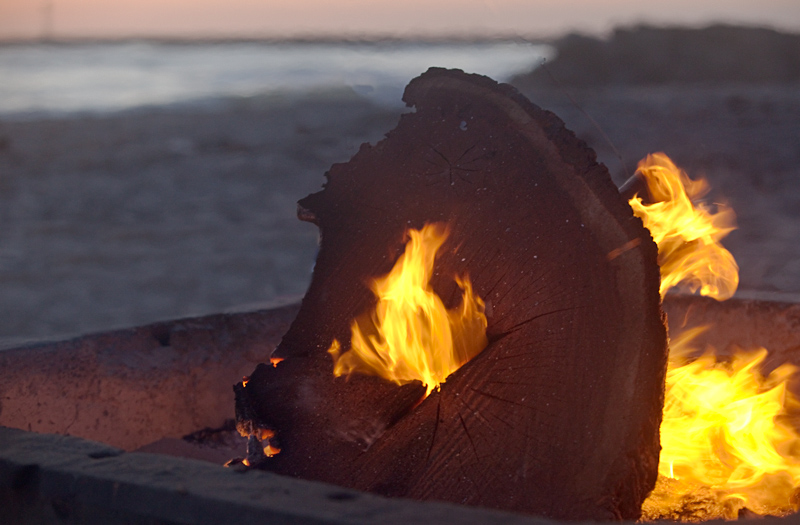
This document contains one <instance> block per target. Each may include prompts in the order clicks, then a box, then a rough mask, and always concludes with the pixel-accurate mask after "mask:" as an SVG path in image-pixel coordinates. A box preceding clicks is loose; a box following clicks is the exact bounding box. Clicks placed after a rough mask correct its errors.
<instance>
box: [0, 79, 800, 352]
mask: <svg viewBox="0 0 800 525" xmlns="http://www.w3.org/2000/svg"><path fill="white" fill-rule="evenodd" d="M478 73H480V72H478ZM523 92H524V93H525V94H526V95H528V97H529V98H530V99H531V100H532V101H533V102H534V103H536V104H538V105H540V106H542V107H544V108H546V109H550V110H552V111H554V112H555V113H556V114H557V115H559V116H560V117H561V118H562V119H563V120H564V121H565V122H566V123H567V126H568V127H569V128H571V129H572V130H574V131H575V132H576V134H577V135H578V136H579V137H580V138H582V139H583V140H585V141H586V142H587V143H588V144H589V145H590V146H592V147H593V148H594V149H595V150H596V151H597V152H598V155H599V158H600V160H601V161H602V162H603V163H605V164H606V166H608V168H609V171H610V172H611V175H612V177H613V179H614V180H615V182H617V183H618V184H620V183H621V182H623V181H624V180H625V179H626V178H627V176H628V175H630V174H632V173H633V170H635V167H636V163H637V162H638V160H639V159H641V158H642V157H644V156H645V155H646V154H647V153H649V152H656V151H664V152H666V153H667V154H668V155H670V156H671V157H672V158H673V159H674V160H675V161H676V163H677V164H678V165H680V166H682V167H683V168H685V169H686V170H687V171H688V172H689V174H690V175H692V176H694V177H696V176H699V175H704V176H706V177H708V179H709V180H710V182H711V184H712V186H713V190H712V193H711V195H710V196H709V199H710V200H711V201H712V202H721V203H727V204H729V205H730V206H732V207H733V208H734V210H735V211H736V214H737V216H738V224H739V229H738V230H737V231H736V232H734V233H732V234H731V235H730V237H729V238H728V240H727V242H725V244H726V246H728V247H729V248H730V249H731V251H732V252H733V254H734V256H735V257H736V259H737V261H738V262H739V265H740V268H741V286H740V289H741V290H742V291H744V292H745V293H746V292H747V291H754V290H755V291H761V292H774V293H777V294H790V295H791V294H800V242H798V239H799V238H800V168H798V166H800V88H799V87H798V85H797V84H796V83H785V82H784V83H781V82H773V83H730V82H726V83H720V82H715V83H705V84H696V83H682V84H654V85H648V86H641V85H605V86H599V87H569V86H568V87H563V86H559V85H551V86H547V85H538V86H527V87H524V89H523ZM570 97H571V98H572V99H573V100H574V101H575V102H576V103H577V105H576V104H575V103H573V100H571V99H570ZM586 114H588V115H591V117H592V119H594V121H596V123H597V125H598V126H599V128H600V129H601V130H602V133H605V134H606V135H607V136H608V138H609V139H610V141H611V143H613V145H614V147H615V148H616V150H617V151H618V152H619V153H620V154H621V157H622V161H620V159H619V158H618V157H617V155H616V153H615V152H614V151H613V149H612V147H611V146H610V145H609V144H608V143H607V141H606V139H605V138H604V137H603V136H602V133H601V131H599V130H598V129H597V128H596V127H595V126H594V124H593V123H592V122H591V121H590V120H589V119H588V118H587V116H586ZM398 117H399V110H398V109H396V108H386V107H382V106H378V105H376V104H374V103H372V102H370V101H368V100H367V99H365V98H362V97H360V96H359V95H357V94H356V93H354V92H353V91H350V90H346V89H342V90H334V91H326V92H317V93H308V94H302V95H299V94H289V93H283V94H275V93H273V94H270V95H264V96H255V97H249V98H237V99H229V100H225V101H219V102H217V103H215V104H212V105H208V104H206V105H203V106H190V105H183V106H171V107H153V108H145V109H137V110H132V111H127V112H122V113H113V114H105V115H94V116H90V115H84V116H72V117H62V118H39V119H29V120H24V121H15V120H5V121H2V120H0V225H2V227H1V228H0V283H2V294H0V346H5V347H8V346H13V345H17V344H20V343H22V342H24V341H31V340H39V339H53V338H64V337H69V336H74V335H77V334H82V333H88V332H94V331H101V330H108V329H111V328H118V327H125V326H134V325H139V324H143V323H147V322H152V321H156V320H165V319H172V318H179V317H185V316H191V315H199V314H208V313H215V312H223V311H231V310H237V309H247V308H255V307H257V306H263V305H267V304H275V303H279V302H285V301H289V300H293V299H296V298H297V297H298V296H300V295H302V294H303V292H304V290H305V287H306V286H307V284H308V282H309V279H310V274H311V269H312V267H313V263H314V255H315V251H316V243H317V230H316V227H314V226H313V225H311V224H307V223H302V222H300V221H298V220H297V219H296V217H295V204H296V201H297V200H298V199H300V198H302V197H304V196H305V195H307V194H308V193H310V192H314V191H318V190H319V189H320V188H321V186H322V184H323V183H324V173H325V172H326V171H327V169H328V168H329V167H330V165H331V164H332V163H335V162H344V161H346V160H348V159H349V158H350V156H351V155H352V154H354V153H355V152H356V151H357V149H358V147H359V145H360V144H361V143H363V142H375V141H377V140H380V138H381V137H382V135H383V134H384V133H385V132H387V131H389V130H390V129H392V128H393V127H394V125H395V124H396V122H397V119H398Z"/></svg>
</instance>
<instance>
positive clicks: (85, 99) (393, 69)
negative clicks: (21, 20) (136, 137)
mask: <svg viewBox="0 0 800 525" xmlns="http://www.w3.org/2000/svg"><path fill="white" fill-rule="evenodd" d="M552 55H553V49H552V48H551V47H549V46H546V45H535V44H530V43H525V42H480V43H463V44H461V43H459V44H430V43H424V44H423V43H268V42H227V43H221V44H212V43H199V44H198V43H192V44H177V43H160V42H147V41H142V42H119V43H91V44H62V45H57V44H47V43H34V44H14V45H5V46H0V79H2V80H1V81H0V115H5V116H10V115H24V114H31V113H35V114H41V113H46V114H63V113H73V112H83V111H89V112H106V111H118V110H124V109H130V108H135V107H139V106H149V105H162V104H173V103H181V102H192V101H200V100H208V99H214V98H220V97H230V96H248V95H254V94H260V93H265V92H271V91H307V90H311V89H319V88H328V87H341V86H349V87H352V88H353V89H354V90H355V91H356V92H358V93H360V94H362V95H365V96H367V97H368V98H371V99H372V100H375V101H377V102H380V103H388V104H399V103H400V96H401V94H402V89H403V86H405V84H406V83H407V82H408V81H409V80H410V79H412V78H413V77H415V76H417V75H419V74H420V73H422V72H423V71H425V70H426V69H427V68H428V67H430V66H440V67H451V68H452V67H455V68H460V69H463V70H465V71H468V72H475V73H481V74H485V75H489V76H491V77H493V78H496V79H498V80H504V79H507V78H508V77H509V76H511V75H513V74H514V73H517V72H522V71H526V70H530V69H531V68H533V67H535V66H536V65H537V64H538V63H540V62H541V61H542V59H543V58H549V57H551V56H552Z"/></svg>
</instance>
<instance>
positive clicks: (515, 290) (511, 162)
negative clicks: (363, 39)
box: [235, 68, 667, 520]
mask: <svg viewBox="0 0 800 525" xmlns="http://www.w3.org/2000/svg"><path fill="white" fill-rule="evenodd" d="M404 100H405V102H406V103H407V104H409V105H411V106H414V107H415V109H416V111H415V112H413V113H408V114H405V115H403V117H402V118H401V120H400V123H399V124H398V126H397V127H396V128H395V129H394V130H393V131H391V132H390V133H389V134H388V135H387V138H386V139H385V140H383V141H381V142H379V143H378V144H376V145H374V146H370V145H363V146H362V147H361V149H360V151H359V152H358V153H357V154H356V155H355V156H354V157H353V158H352V159H351V160H350V162H348V163H346V164H337V165H334V166H333V167H332V168H331V170H330V171H329V173H328V174H327V184H326V186H325V188H324V190H323V191H321V192H319V193H316V194H313V195H310V196H308V197H306V198H305V199H303V200H301V201H300V203H299V213H298V214H299V216H300V217H301V218H302V219H304V220H310V221H312V222H314V223H315V224H317V225H318V226H319V228H320V232H321V246H320V252H319V256H318V259H317V263H316V266H315V269H314V277H313V280H312V283H311V286H310V288H309V290H308V292H307V294H306V296H305V298H304V300H303V304H302V307H301V309H300V311H299V313H298V315H297V318H296V319H295V321H294V323H293V324H292V326H291V328H290V329H289V331H288V333H286V335H285V336H284V338H283V340H282V342H281V344H280V345H279V347H278V348H277V349H276V351H275V354H274V358H280V359H281V361H280V362H277V360H275V362H273V363H272V364H262V365H259V366H258V368H257V369H256V370H255V371H254V372H253V374H252V375H251V376H250V377H249V378H248V380H247V381H246V382H243V383H241V384H239V385H237V386H236V387H235V390H236V398H237V399H236V412H237V424H238V427H239V429H240V431H241V432H243V433H245V434H248V435H250V436H259V435H272V433H273V432H274V434H275V435H276V437H277V439H278V440H279V444H278V443H277V442H274V441H273V439H272V438H270V439H268V440H267V441H268V442H269V445H268V446H270V447H272V448H274V447H276V446H277V447H279V448H280V449H281V451H280V453H279V454H277V455H275V456H274V457H271V458H267V459H265V460H264V461H262V462H261V466H262V468H265V469H268V470H271V471H274V472H277V473H281V474H286V475H291V476H297V477H302V478H306V479H314V480H321V481H327V482H331V483H335V484H339V485H343V486H347V487H353V488H357V489H362V490H367V491H372V492H376V493H379V494H384V495H389V496H402V497H411V498H417V499H435V500H445V501H453V502H457V503H462V504H468V505H479V506H486V507H494V508H500V509H507V510H514V511H522V512H529V513H535V514H540V515H545V516H550V517H553V518H561V519H600V520H607V519H636V518H638V516H639V514H640V508H641V504H642V501H643V500H644V498H645V497H646V495H647V493H648V492H649V491H650V490H651V489H652V488H653V486H654V484H655V479H656V475H657V465H658V451H659V439H658V429H659V424H660V422H661V410H662V406H663V385H664V374H665V369H666V357H667V344H666V333H665V327H664V321H663V319H662V314H661V310H660V301H659V269H658V266H657V263H656V256H657V252H656V247H655V245H654V244H653V242H652V240H651V238H650V235H649V233H648V232H647V231H646V230H645V229H644V228H643V227H642V224H641V222H640V221H639V220H638V219H636V218H634V217H633V215H632V213H631V209H630V207H629V206H628V205H627V203H626V202H625V200H624V199H622V198H621V197H620V195H619V193H618V191H617V189H616V188H615V187H614V185H613V184H612V182H611V180H610V177H609V175H608V172H607V170H606V168H605V167H604V166H602V165H600V164H598V163H596V161H595V154H594V152H593V151H592V150H590V149H589V148H588V147H587V146H586V145H585V144H584V143H583V142H581V141H579V140H578V139H577V138H576V137H575V136H574V134H573V133H572V132H570V131H568V130H566V129H565V127H564V124H563V123H562V122H561V120H559V119H558V118H557V117H556V116H555V115H553V114H552V113H549V112H546V111H543V110H542V109H540V108H538V107H537V106H535V105H534V104H532V103H530V102H529V101H528V100H527V99H525V98H524V97H522V96H521V95H520V94H519V93H517V92H516V91H515V90H514V89H513V88H512V87H510V86H507V85H503V84H497V83H496V82H494V81H492V80H491V79H488V78H486V77H481V76H477V75H467V74H465V73H463V72H461V71H453V70H442V69H435V68H434V69H431V70H429V71H428V72H427V73H425V74H423V75H422V76H420V77H418V78H417V79H415V80H413V81H412V82H411V83H410V84H409V85H408V87H407V88H406V92H405V95H404ZM426 227H428V228H430V227H433V228H437V229H438V230H440V233H441V234H442V236H443V237H444V238H443V239H439V240H437V241H436V242H437V243H439V244H441V246H440V247H438V251H437V250H434V255H431V256H430V257H429V259H430V261H431V264H432V265H433V267H432V271H431V272H430V275H429V276H428V278H429V284H428V283H425V282H423V284H422V286H423V287H425V286H427V287H429V288H430V290H432V291H433V292H434V293H435V295H436V296H438V298H441V303H442V304H443V305H444V308H446V309H447V310H448V311H454V310H457V309H458V308H460V307H461V306H462V305H463V304H465V303H466V301H467V300H468V291H469V293H474V294H475V296H477V298H478V299H475V302H476V304H478V305H479V308H478V310H480V311H479V312H478V314H480V315H485V319H486V320H485V323H486V325H485V326H486V328H485V341H483V342H481V344H480V345H478V346H479V347H478V350H479V352H478V353H477V355H476V356H474V357H473V358H471V359H469V360H468V362H466V363H464V364H463V365H462V366H460V368H458V369H457V370H456V371H455V372H453V373H452V374H451V375H449V377H447V378H446V381H445V382H443V383H441V384H440V385H438V387H437V386H436V385H434V384H430V380H427V381H428V383H426V384H423V382H422V381H413V380H409V379H395V381H394V382H392V381H388V380H386V379H383V378H381V377H377V375H371V374H377V372H375V371H374V370H372V369H371V368H369V367H365V365H354V366H352V367H350V368H347V369H345V370H344V372H347V371H352V373H349V374H347V373H345V374H344V375H341V376H339V377H336V376H335V375H334V363H333V359H332V356H333V357H334V358H338V359H343V358H344V357H343V356H346V355H348V353H349V352H353V350H352V349H351V347H356V346H357V345H356V343H355V341H356V339H363V340H365V341H367V343H365V344H366V347H367V348H366V353H367V354H369V353H370V352H374V353H375V355H379V352H378V350H377V348H378V347H380V346H382V345H383V344H384V343H385V342H387V341H388V340H389V339H390V337H388V336H387V335H385V334H383V333H381V332H379V331H378V330H379V328H380V326H381V325H380V323H379V322H378V321H377V319H378V317H379V316H380V315H382V314H380V312H381V311H382V310H381V309H382V308H383V307H382V306H381V304H380V302H381V301H382V300H383V299H378V297H377V296H378V295H379V294H378V290H379V289H380V288H381V284H380V283H382V282H383V280H384V277H382V276H388V275H390V274H393V273H395V271H396V268H397V267H398V266H400V262H399V260H398V259H399V258H401V254H404V253H405V255H403V260H405V258H406V256H408V254H409V253H410V252H411V251H413V249H414V248H413V246H412V245H411V244H410V243H409V244H408V245H406V242H407V241H408V239H409V236H412V237H413V236H415V235H422V236H424V235H425V233H424V232H426V231H427V230H426ZM411 231H419V232H422V233H419V234H414V233H410V232H411ZM409 257H410V256H409ZM423 281H424V280H423ZM370 312H374V313H370ZM478 314H476V313H474V312H473V313H472V314H467V315H468V316H471V317H470V319H472V320H473V321H474V320H475V319H479V318H480V316H479V315H478ZM412 324H413V321H412ZM421 326H422V327H423V329H422V331H423V332H425V331H426V330H427V331H433V330H434V329H435V328H436V327H435V326H434V325H433V324H432V323H431V322H430V321H424V322H421ZM357 328H358V330H357ZM359 331H360V332H359ZM357 332H359V334H360V335H357ZM459 337H464V336H454V339H458V338H459ZM470 337H471V336H470ZM483 344H486V346H485V348H483V349H482V350H480V348H482V347H483ZM337 345H338V346H337ZM456 346H458V345H456ZM473 346H474V345H473ZM473 353H474V352H473ZM380 355H381V356H383V354H380ZM469 357H470V356H466V357H464V358H463V359H461V361H464V360H466V359H468V358H469ZM387 360H388V358H387V357H380V358H378V359H377V361H384V362H385V361H387ZM351 361H352V360H351ZM459 364H461V363H459ZM337 369H338V365H337ZM359 371H368V372H370V373H369V374H368V373H359ZM385 377H389V376H385ZM429 391H430V393H429ZM428 393H429V395H428ZM265 444H267V443H266V442H265Z"/></svg>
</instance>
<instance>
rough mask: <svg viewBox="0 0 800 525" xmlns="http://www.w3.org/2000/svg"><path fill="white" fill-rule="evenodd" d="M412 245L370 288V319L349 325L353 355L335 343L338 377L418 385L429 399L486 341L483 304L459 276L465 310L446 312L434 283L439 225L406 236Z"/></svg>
mask: <svg viewBox="0 0 800 525" xmlns="http://www.w3.org/2000/svg"><path fill="white" fill-rule="evenodd" d="M407 235H408V237H409V242H408V243H407V244H406V248H405V253H403V255H401V256H400V258H399V259H398V260H397V262H396V263H395V265H394V268H392V270H391V271H390V272H389V273H388V274H387V275H385V276H383V277H380V278H378V279H376V280H375V281H374V282H373V283H372V290H373V292H374V293H375V296H376V297H377V298H378V303H377V305H376V306H375V309H374V310H373V311H372V312H371V313H370V315H369V316H368V317H366V316H365V317H362V318H361V319H357V320H356V321H354V322H353V323H352V325H351V342H350V351H348V352H342V351H341V345H340V343H339V341H337V340H334V341H333V344H332V345H331V347H330V349H329V350H328V352H329V353H330V354H331V355H332V356H333V361H334V375H336V376H337V377H338V376H341V375H345V374H350V373H352V372H361V373H364V374H372V375H377V376H380V377H383V378H384V379H388V380H390V381H394V382H395V383H398V384H405V383H409V382H411V381H420V382H422V383H423V384H424V385H425V386H426V387H427V393H426V395H427V394H430V393H431V392H432V391H433V390H434V389H436V388H438V386H439V384H441V383H443V382H444V381H445V379H446V378H447V376H449V375H450V374H452V373H453V372H455V371H456V370H458V368H459V367H461V365H463V364H464V363H466V362H467V361H469V360H470V359H472V358H473V357H474V356H475V355H477V354H478V353H479V352H480V351H481V350H483V348H484V347H485V346H486V344H487V340H486V325H487V322H486V315H485V314H484V303H483V301H482V300H481V298H480V297H478V296H476V295H474V294H473V292H472V285H471V284H470V281H469V279H468V278H467V277H466V276H464V277H463V278H460V277H455V281H456V283H458V286H459V287H460V288H461V290H462V301H461V305H460V306H459V307H457V308H454V309H453V310H447V309H446V308H445V306H444V303H443V302H442V300H441V298H439V296H438V295H436V293H434V291H433V288H432V287H431V285H430V279H431V276H432V275H433V264H434V260H435V258H436V252H437V251H438V250H439V248H440V247H441V246H442V244H443V243H444V241H445V240H446V239H447V235H448V232H447V229H446V228H445V227H444V226H443V225H441V224H426V225H425V226H424V227H423V228H422V229H421V230H409V231H408V232H407Z"/></svg>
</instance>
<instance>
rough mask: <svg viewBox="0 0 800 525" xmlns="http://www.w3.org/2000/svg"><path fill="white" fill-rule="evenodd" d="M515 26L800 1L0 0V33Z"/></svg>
mask: <svg viewBox="0 0 800 525" xmlns="http://www.w3.org/2000/svg"><path fill="white" fill-rule="evenodd" d="M48 5H51V10H50V12H51V15H52V16H51V17H50V18H49V20H50V22H49V23H50V27H51V28H52V30H51V31H52V35H53V36H55V37H126V36H175V37H198V36H291V35H297V34H327V35H350V36H375V35H382V34H394V35H401V36H402V35H420V34H496V33H503V34H518V35H523V36H552V35H556V34H561V33H563V32H566V31H569V30H581V31H588V32H595V33H596V32H602V31H606V30H608V29H609V28H611V27H613V26H614V25H618V24H632V23H638V22H649V23H654V24H690V25H702V24H708V23H711V22H718V21H723V22H734V23H746V24H757V25H769V26H774V27H778V28H781V29H788V30H792V31H795V32H800V0H671V1H664V0H650V1H647V0H391V1H390V0H0V39H9V38H32V37H33V38H35V37H38V36H41V35H42V34H43V33H44V32H45V31H46V28H47V27H48V22H47V20H48V17H47V16H46V15H45V12H47V6H48Z"/></svg>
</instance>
